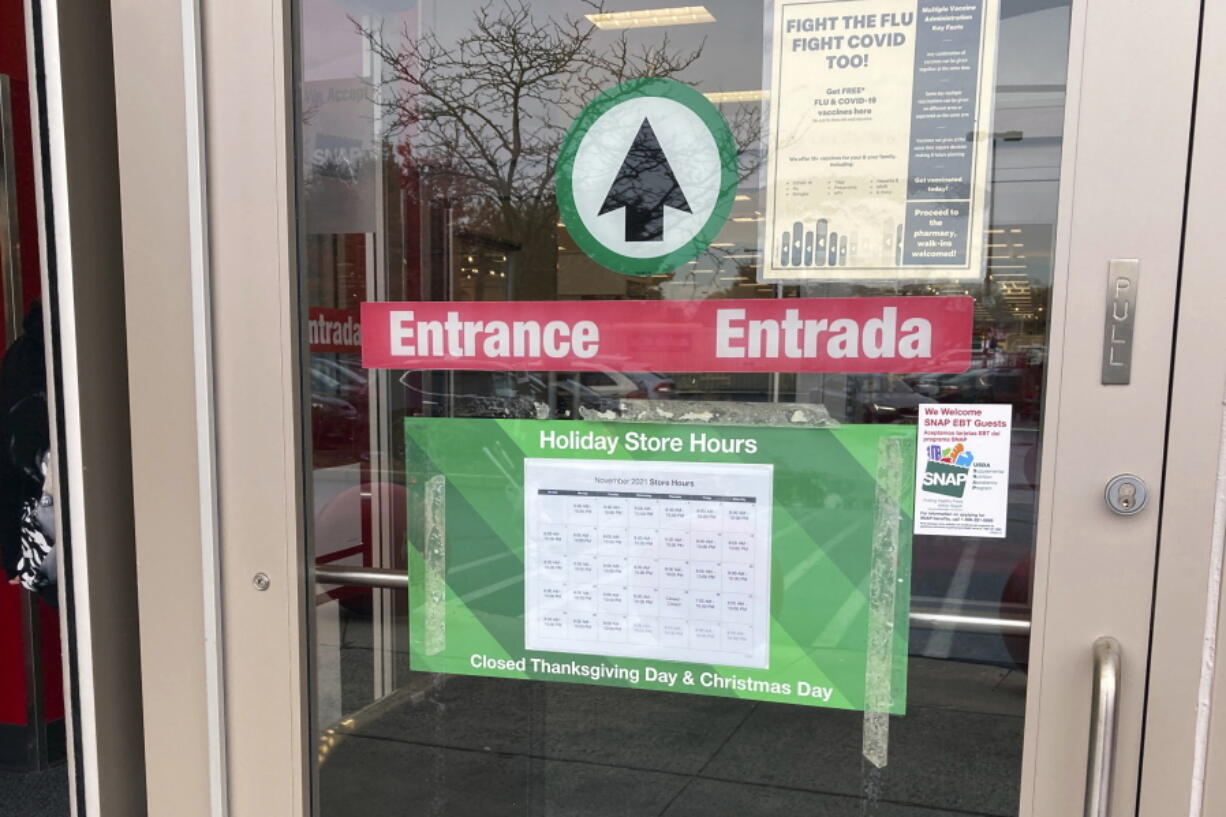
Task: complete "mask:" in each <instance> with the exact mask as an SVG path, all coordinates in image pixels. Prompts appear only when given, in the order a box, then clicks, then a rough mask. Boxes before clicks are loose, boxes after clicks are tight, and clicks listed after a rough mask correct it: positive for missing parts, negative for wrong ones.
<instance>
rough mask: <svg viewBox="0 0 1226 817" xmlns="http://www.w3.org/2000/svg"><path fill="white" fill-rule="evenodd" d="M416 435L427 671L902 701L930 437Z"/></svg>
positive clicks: (482, 427) (886, 433) (416, 596)
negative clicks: (916, 522)
mask: <svg viewBox="0 0 1226 817" xmlns="http://www.w3.org/2000/svg"><path fill="white" fill-rule="evenodd" d="M405 445H406V452H405V453H406V463H407V464H408V465H407V467H408V473H407V476H408V480H407V488H408V491H409V502H410V504H409V508H410V513H409V549H408V553H409V582H410V593H409V599H410V602H409V604H410V628H409V631H410V645H409V662H410V667H411V668H412V669H413V670H418V671H425V672H442V673H455V674H460V675H486V676H495V677H502V678H522V679H532V680H544V681H565V682H572V683H585V684H599V685H605V686H620V687H629V688H635V689H648V690H663V691H671V692H688V693H695V694H703V695H719V696H724V697H730V698H745V699H751V700H762V701H777V702H783V703H793V704H805V705H810V706H830V707H838V708H842V709H857V710H862V709H864V708H865V707H866V703H870V702H871V703H872V706H874V707H877V706H879V705H880V704H881V702H882V700H883V698H882V693H883V692H884V693H885V694H884V701H885V702H886V703H887V704H888V707H886V706H882V707H881V708H882V709H885V708H888V710H889V711H890V712H892V713H896V714H902V713H903V712H904V710H905V708H906V668H907V652H908V650H907V642H908V629H907V628H908V612H909V609H910V563H911V520H910V517H909V511H910V509H911V507H912V494H913V490H912V489H913V482H912V480H911V478H910V475H911V473H912V470H913V469H912V463H911V455H912V454H913V452H914V446H915V429H914V428H910V427H905V426H884V425H882V426H864V425H852V426H842V427H838V428H803V429H800V428H759V427H739V426H737V427H733V426H718V425H707V426H689V427H686V426H677V425H662V424H652V423H600V422H559V421H548V422H542V421H536V420H486V419H471V420H470V419H452V418H409V419H406V420H405ZM882 577H885V579H884V581H882V580H881V579H882ZM870 699H871V701H870Z"/></svg>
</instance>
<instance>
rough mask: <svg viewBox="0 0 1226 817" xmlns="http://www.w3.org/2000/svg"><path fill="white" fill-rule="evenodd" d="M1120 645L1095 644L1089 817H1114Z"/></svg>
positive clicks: (1110, 642) (1088, 767) (1109, 641)
mask: <svg viewBox="0 0 1226 817" xmlns="http://www.w3.org/2000/svg"><path fill="white" fill-rule="evenodd" d="M1119 694H1120V642H1118V641H1116V640H1115V639H1114V638H1111V637H1110V636H1104V637H1102V638H1100V639H1098V640H1097V641H1095V642H1094V691H1093V695H1092V697H1091V701H1090V753H1089V760H1088V762H1087V765H1086V810H1085V817H1110V814H1111V778H1112V774H1113V772H1114V770H1115V727H1116V721H1117V720H1118V716H1119Z"/></svg>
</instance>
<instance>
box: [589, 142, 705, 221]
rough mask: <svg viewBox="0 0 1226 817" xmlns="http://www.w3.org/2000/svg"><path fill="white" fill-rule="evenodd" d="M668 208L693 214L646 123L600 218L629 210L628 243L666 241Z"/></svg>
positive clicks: (618, 174)
mask: <svg viewBox="0 0 1226 817" xmlns="http://www.w3.org/2000/svg"><path fill="white" fill-rule="evenodd" d="M665 207H671V208H673V209H674V210H680V211H682V212H684V213H689V212H692V211H691V210H690V203H689V201H687V200H686V198H685V192H684V191H682V189H681V184H680V182H678V181H677V176H676V174H674V173H673V169H672V167H671V166H670V165H669V163H668V157H667V156H665V155H664V149H663V148H661V147H660V140H658V139H656V132H655V131H654V130H652V129H651V123H650V122H648V121H647V120H646V119H644V120H643V124H642V125H640V126H639V132H638V135H636V136H635V137H634V144H632V145H630V151H629V152H628V153H627V154H626V159H625V161H623V162H622V166H621V169H620V170H618V171H617V178H616V179H614V180H613V186H612V187H610V188H609V194H608V195H607V196H606V197H605V200H604V204H602V205H600V215H602V216H603V215H604V214H605V213H612V212H613V211H615V210H620V209H622V208H625V210H626V241H628V242H629V241H663V240H664V208H665Z"/></svg>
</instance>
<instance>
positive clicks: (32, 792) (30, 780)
mask: <svg viewBox="0 0 1226 817" xmlns="http://www.w3.org/2000/svg"><path fill="white" fill-rule="evenodd" d="M68 813H69V812H68V767H67V766H62V765H61V766H55V767H53V768H50V769H47V770H46V771H42V772H3V771H0V817H68Z"/></svg>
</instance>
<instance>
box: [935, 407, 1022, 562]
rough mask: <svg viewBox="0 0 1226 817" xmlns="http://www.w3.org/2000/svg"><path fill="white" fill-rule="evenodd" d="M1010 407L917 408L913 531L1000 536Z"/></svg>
mask: <svg viewBox="0 0 1226 817" xmlns="http://www.w3.org/2000/svg"><path fill="white" fill-rule="evenodd" d="M1012 432H1013V406H1011V405H1008V404H1001V405H965V406H961V405H945V404H933V405H922V406H920V414H919V440H918V446H919V448H918V454H917V456H916V465H915V468H916V471H915V481H916V494H915V533H917V534H938V535H943V536H985V537H990V538H997V539H1001V538H1004V536H1005V526H1006V524H1007V522H1008V511H1009V457H1010V455H1011V452H1012V446H1011V442H1012V436H1013V435H1012Z"/></svg>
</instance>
